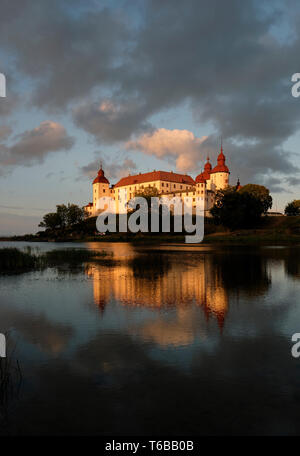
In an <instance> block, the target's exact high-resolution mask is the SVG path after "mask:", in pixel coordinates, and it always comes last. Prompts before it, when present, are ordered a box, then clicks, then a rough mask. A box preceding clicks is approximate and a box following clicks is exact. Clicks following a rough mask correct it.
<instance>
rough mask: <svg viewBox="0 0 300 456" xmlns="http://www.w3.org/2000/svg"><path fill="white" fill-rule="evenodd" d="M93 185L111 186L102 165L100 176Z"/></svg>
mask: <svg viewBox="0 0 300 456" xmlns="http://www.w3.org/2000/svg"><path fill="white" fill-rule="evenodd" d="M93 184H109V180H108V179H106V177H105V175H104V171H103V169H102V165H101V166H100V169H99V171H98V175H97V177H96V179H94V181H93Z"/></svg>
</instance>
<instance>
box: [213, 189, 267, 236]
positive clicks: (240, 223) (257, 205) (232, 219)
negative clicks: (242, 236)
mask: <svg viewBox="0 0 300 456" xmlns="http://www.w3.org/2000/svg"><path fill="white" fill-rule="evenodd" d="M263 212H264V206H263V202H262V201H261V199H260V198H258V197H256V196H254V195H253V194H251V193H249V192H240V191H236V190H235V187H229V188H228V189H226V190H220V191H218V192H217V194H216V199H215V204H214V206H213V207H212V209H211V210H210V213H211V214H212V216H213V217H214V219H215V221H216V223H218V224H221V225H224V226H226V227H228V228H230V229H238V228H252V227H254V226H255V225H256V224H257V223H258V222H259V220H260V217H261V215H262V214H263Z"/></svg>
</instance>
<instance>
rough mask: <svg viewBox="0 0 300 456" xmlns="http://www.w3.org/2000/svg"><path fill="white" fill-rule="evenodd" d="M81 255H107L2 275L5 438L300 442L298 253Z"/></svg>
mask: <svg viewBox="0 0 300 456" xmlns="http://www.w3.org/2000/svg"><path fill="white" fill-rule="evenodd" d="M5 245H6V244H5V243H0V248H1V247H4V246H5ZM9 245H10V246H12V243H9ZM28 245H30V244H28V243H26V244H25V243H24V244H21V243H17V244H16V246H17V247H18V248H23V247H24V246H28ZM32 247H33V248H34V249H37V248H38V249H41V250H45V249H47V250H49V249H53V248H66V247H72V248H74V244H66V245H63V244H51V243H44V244H42V243H41V244H37V243H34V244H32ZM76 247H78V248H91V249H101V250H102V249H104V250H106V251H107V252H109V253H110V255H109V256H107V258H104V259H103V260H102V261H101V262H100V263H95V262H93V261H91V262H88V263H84V264H82V265H80V266H77V267H68V266H67V265H62V266H60V267H59V268H52V269H47V270H46V271H43V272H29V273H24V274H18V275H5V276H3V275H2V276H0V332H7V331H8V332H9V337H10V340H9V342H10V345H11V346H12V345H14V346H15V352H14V357H15V358H17V359H18V361H19V364H20V368H21V372H22V381H21V386H20V388H17V389H15V392H14V394H12V395H11V397H10V398H9V400H8V403H7V404H6V413H5V419H3V420H2V423H1V431H0V432H1V433H2V434H11V435H32V434H33V435H38V434H52V435H53V434H55V435H57V434H59V435H66V434H67V435H70V434H72V435H73V434H79V435H82V434H83V435H95V434H98V435H101V434H105V435H116V434H117V435H141V434H143V435H149V434H152V435H159V434H174V435H188V434H194V435H216V434H217V435H218V434H220V435H224V434H299V433H300V358H299V359H295V358H293V357H292V356H291V347H292V342H291V337H292V334H293V333H296V332H300V300H299V298H300V247H297V246H294V247H293V248H291V247H284V246H282V247H278V246H276V247H275V246H274V247H233V246H228V247H226V246H223V247H213V246H205V245H201V246H198V247H192V246H186V245H172V246H160V247H142V246H137V247H135V246H131V245H128V244H117V243H112V244H109V243H107V244H105V243H100V244H99V243H98V244H95V243H94V244H93V243H89V244H76Z"/></svg>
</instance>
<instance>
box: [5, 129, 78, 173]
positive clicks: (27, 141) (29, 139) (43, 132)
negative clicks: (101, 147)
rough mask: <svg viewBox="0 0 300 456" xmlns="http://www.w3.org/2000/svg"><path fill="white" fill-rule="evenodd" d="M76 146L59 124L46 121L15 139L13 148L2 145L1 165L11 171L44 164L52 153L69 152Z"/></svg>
mask: <svg viewBox="0 0 300 456" xmlns="http://www.w3.org/2000/svg"><path fill="white" fill-rule="evenodd" d="M73 144H74V140H73V138H72V137H70V136H68V134H67V132H66V130H65V128H64V127H63V126H62V125H60V124H59V123H57V122H52V121H49V120H47V121H44V122H42V123H41V124H40V125H39V126H38V127H36V128H34V129H33V130H27V131H25V132H23V133H22V134H20V135H17V136H16V137H15V143H14V144H13V145H11V146H6V145H4V144H1V145H0V164H1V166H2V167H7V168H9V169H11V168H12V167H14V166H17V165H25V166H32V165H34V164H36V163H42V162H43V161H44V160H45V158H46V157H47V155H48V154H49V153H51V152H55V151H60V150H69V149H70V148H71V147H72V145H73Z"/></svg>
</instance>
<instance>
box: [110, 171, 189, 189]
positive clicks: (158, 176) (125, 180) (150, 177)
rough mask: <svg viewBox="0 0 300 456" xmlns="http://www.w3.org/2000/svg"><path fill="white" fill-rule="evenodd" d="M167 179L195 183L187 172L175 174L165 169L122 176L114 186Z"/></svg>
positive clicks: (175, 181)
mask: <svg viewBox="0 0 300 456" xmlns="http://www.w3.org/2000/svg"><path fill="white" fill-rule="evenodd" d="M158 180H160V181H167V182H174V183H176V184H177V183H178V184H186V185H195V181H194V179H192V178H191V177H190V176H188V175H187V174H177V173H170V172H167V171H152V172H151V173H144V174H137V175H135V176H127V177H122V179H120V180H119V182H118V183H117V184H116V185H115V187H123V186H125V185H135V184H143V183H144V182H152V181H158Z"/></svg>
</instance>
